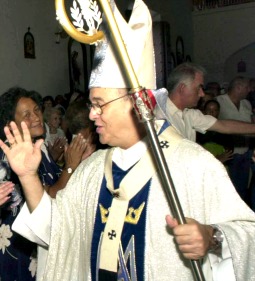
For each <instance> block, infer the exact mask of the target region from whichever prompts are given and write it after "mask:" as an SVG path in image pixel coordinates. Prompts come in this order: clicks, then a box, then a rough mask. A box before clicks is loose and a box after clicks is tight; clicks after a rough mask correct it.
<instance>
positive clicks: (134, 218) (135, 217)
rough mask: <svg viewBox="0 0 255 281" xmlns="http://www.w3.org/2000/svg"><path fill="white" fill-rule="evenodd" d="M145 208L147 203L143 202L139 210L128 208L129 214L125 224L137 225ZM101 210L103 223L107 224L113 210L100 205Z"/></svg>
mask: <svg viewBox="0 0 255 281" xmlns="http://www.w3.org/2000/svg"><path fill="white" fill-rule="evenodd" d="M144 206H145V202H143V203H142V204H141V205H140V206H139V207H138V208H137V209H134V208H133V207H130V208H128V214H127V215H126V217H125V222H127V223H130V224H137V223H138V222H139V219H140V217H141V214H142V211H143V208H144ZM99 209H100V214H101V221H102V223H106V222H107V219H108V216H109V213H110V209H111V208H108V209H106V208H104V207H103V205H102V204H99Z"/></svg>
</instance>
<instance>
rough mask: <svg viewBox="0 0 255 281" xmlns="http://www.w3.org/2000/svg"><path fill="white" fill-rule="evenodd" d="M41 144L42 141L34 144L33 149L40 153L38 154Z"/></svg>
mask: <svg viewBox="0 0 255 281" xmlns="http://www.w3.org/2000/svg"><path fill="white" fill-rule="evenodd" d="M43 142H44V140H43V139H39V140H37V141H36V142H35V144H34V149H35V150H38V151H40V153H41V146H42V144H43Z"/></svg>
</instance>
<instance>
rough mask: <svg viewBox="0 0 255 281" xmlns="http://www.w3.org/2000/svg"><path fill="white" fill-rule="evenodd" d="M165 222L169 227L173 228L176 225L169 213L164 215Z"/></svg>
mask: <svg viewBox="0 0 255 281" xmlns="http://www.w3.org/2000/svg"><path fill="white" fill-rule="evenodd" d="M166 223H167V224H168V226H169V227H170V228H174V227H176V226H177V225H178V222H177V220H176V219H174V218H172V217H171V216H170V215H167V216H166Z"/></svg>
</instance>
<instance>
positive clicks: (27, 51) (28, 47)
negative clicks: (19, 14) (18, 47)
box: [24, 27, 35, 59]
mask: <svg viewBox="0 0 255 281" xmlns="http://www.w3.org/2000/svg"><path fill="white" fill-rule="evenodd" d="M24 56H25V58H27V59H35V40H34V36H33V34H32V33H31V32H30V27H28V31H27V32H26V33H25V35H24Z"/></svg>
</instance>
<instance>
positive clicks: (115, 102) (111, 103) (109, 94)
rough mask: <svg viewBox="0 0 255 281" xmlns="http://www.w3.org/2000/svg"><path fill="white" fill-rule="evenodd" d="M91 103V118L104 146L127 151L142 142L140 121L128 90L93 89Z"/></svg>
mask: <svg viewBox="0 0 255 281" xmlns="http://www.w3.org/2000/svg"><path fill="white" fill-rule="evenodd" d="M90 101H91V103H92V105H93V106H92V108H91V110H90V115H89V118H90V119H91V120H92V121H94V122H95V125H96V127H97V129H96V132H97V133H98V134H99V140H100V142H101V143H102V144H108V145H110V146H117V147H120V148H123V149H127V148H129V147H131V146H132V145H134V144H135V143H136V142H138V141H139V140H140V135H139V132H138V125H137V123H138V121H137V118H136V116H134V113H133V111H132V109H133V106H132V102H131V100H130V99H129V97H128V96H127V91H126V90H124V89H121V90H118V89H107V88H92V89H91V90H90ZM106 103H107V104H106ZM98 107H99V108H100V107H101V110H102V111H101V114H100V109H99V110H97V108H98Z"/></svg>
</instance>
